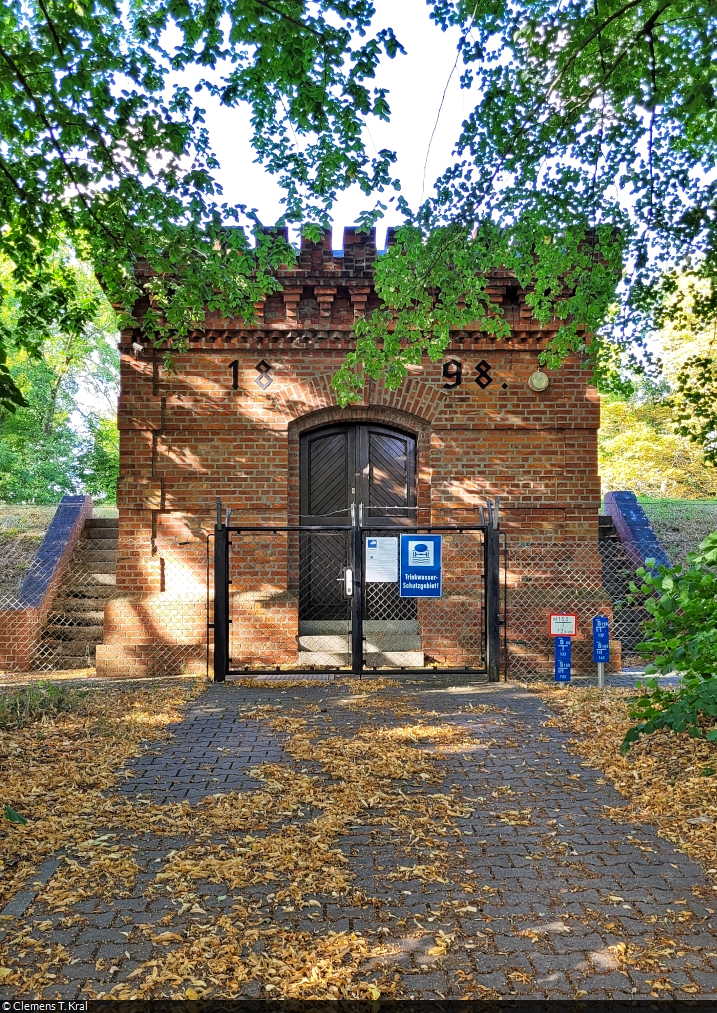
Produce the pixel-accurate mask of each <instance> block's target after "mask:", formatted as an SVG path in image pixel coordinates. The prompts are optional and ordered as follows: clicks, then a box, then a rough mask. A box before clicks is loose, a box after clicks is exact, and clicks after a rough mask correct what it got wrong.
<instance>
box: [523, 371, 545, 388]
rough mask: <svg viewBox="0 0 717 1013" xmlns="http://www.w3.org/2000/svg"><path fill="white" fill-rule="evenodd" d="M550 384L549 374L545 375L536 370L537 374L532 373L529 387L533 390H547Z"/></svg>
mask: <svg viewBox="0 0 717 1013" xmlns="http://www.w3.org/2000/svg"><path fill="white" fill-rule="evenodd" d="M549 383H550V380H549V379H548V375H547V373H544V372H543V371H542V370H541V369H538V370H536V371H535V373H531V375H530V378H529V380H528V386H529V387H530V389H531V390H545V388H546V387H547V386H548V384H549Z"/></svg>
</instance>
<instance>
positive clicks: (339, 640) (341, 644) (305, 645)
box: [299, 633, 351, 654]
mask: <svg viewBox="0 0 717 1013" xmlns="http://www.w3.org/2000/svg"><path fill="white" fill-rule="evenodd" d="M350 649H351V634H350V633H345V634H343V635H339V634H333V635H329V636H323V637H311V636H309V637H299V651H320V652H323V653H327V652H328V653H329V654H332V653H333V652H335V651H338V652H339V653H341V652H342V651H348V650H350Z"/></svg>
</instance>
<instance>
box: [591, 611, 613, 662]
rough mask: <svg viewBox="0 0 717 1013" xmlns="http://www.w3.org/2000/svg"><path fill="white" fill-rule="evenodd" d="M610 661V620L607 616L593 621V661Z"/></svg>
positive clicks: (597, 617)
mask: <svg viewBox="0 0 717 1013" xmlns="http://www.w3.org/2000/svg"><path fill="white" fill-rule="evenodd" d="M609 660H610V620H609V619H608V617H607V616H595V618H594V619H593V661H596V662H598V663H599V662H603V663H604V662H606V661H609Z"/></svg>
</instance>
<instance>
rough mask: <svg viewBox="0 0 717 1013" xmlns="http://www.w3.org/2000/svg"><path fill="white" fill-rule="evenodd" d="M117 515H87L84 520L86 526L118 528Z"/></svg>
mask: <svg viewBox="0 0 717 1013" xmlns="http://www.w3.org/2000/svg"><path fill="white" fill-rule="evenodd" d="M118 527H119V517H88V519H87V520H86V521H85V529H87V528H118Z"/></svg>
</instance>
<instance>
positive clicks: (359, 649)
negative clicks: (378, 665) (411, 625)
mask: <svg viewBox="0 0 717 1013" xmlns="http://www.w3.org/2000/svg"><path fill="white" fill-rule="evenodd" d="M353 522H354V523H353V528H352V529H351V540H352V545H353V551H352V557H353V558H352V560H351V563H352V568H353V596H352V598H351V674H352V675H359V676H360V675H361V673H362V672H363V612H362V607H363V530H362V528H361V525H360V523H359V519H357V517H356V512H354V517H353Z"/></svg>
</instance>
